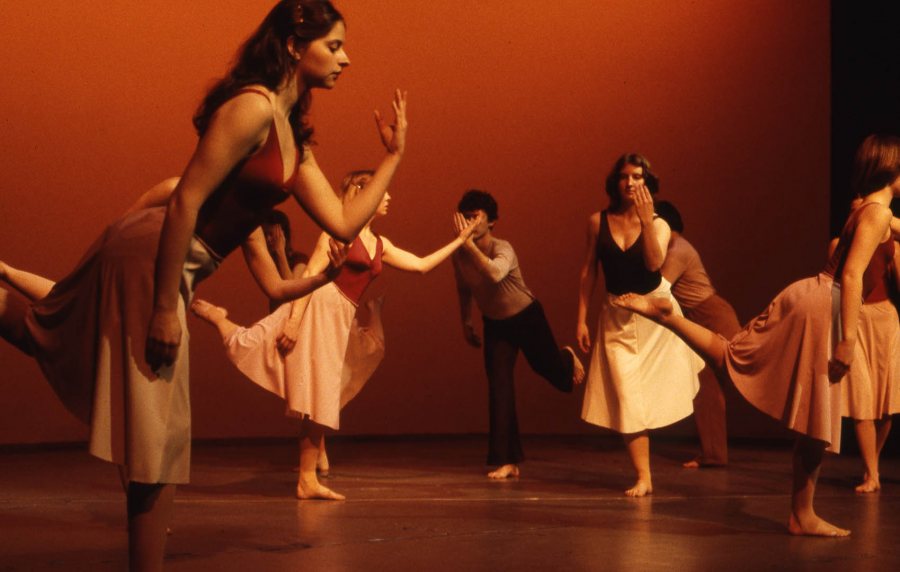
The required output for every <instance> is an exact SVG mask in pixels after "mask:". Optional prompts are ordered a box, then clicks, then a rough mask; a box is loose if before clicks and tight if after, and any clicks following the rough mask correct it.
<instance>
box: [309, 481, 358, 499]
mask: <svg viewBox="0 0 900 572" xmlns="http://www.w3.org/2000/svg"><path fill="white" fill-rule="evenodd" d="M297 498H298V499H300V500H344V499H346V498H347V497H345V496H344V495H342V494H340V493H336V492H334V491H333V490H331V489H329V488H328V487H326V486H323V485H322V484H320V483H315V484H312V485H305V484H303V483H297Z"/></svg>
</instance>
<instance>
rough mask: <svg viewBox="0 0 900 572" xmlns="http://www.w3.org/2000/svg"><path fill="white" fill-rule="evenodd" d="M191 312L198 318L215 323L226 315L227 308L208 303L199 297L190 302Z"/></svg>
mask: <svg viewBox="0 0 900 572" xmlns="http://www.w3.org/2000/svg"><path fill="white" fill-rule="evenodd" d="M191 312H193V313H194V315H195V316H197V317H198V318H200V319H203V320H206V321H207V322H209V323H210V324H215V323H216V322H220V321H222V320H224V319H225V318H227V317H228V310H226V309H225V308H220V307H219V306H215V305H213V304H210V303H209V302H207V301H206V300H201V299H200V298H197V299H195V300H194V301H193V302H191Z"/></svg>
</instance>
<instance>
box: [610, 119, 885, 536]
mask: <svg viewBox="0 0 900 572" xmlns="http://www.w3.org/2000/svg"><path fill="white" fill-rule="evenodd" d="M854 168H855V176H854V186H855V187H856V191H857V192H858V193H859V194H860V196H862V197H863V203H862V204H861V205H860V206H859V208H858V209H857V210H856V211H854V212H853V213H852V214H851V215H850V217H849V218H848V219H847V222H846V224H845V225H844V229H843V230H842V231H841V236H840V240H839V242H838V245H837V248H836V249H835V252H834V254H833V255H832V257H831V259H830V260H829V262H828V264H827V265H826V267H825V270H824V271H823V272H822V273H821V274H819V275H818V276H815V277H811V278H806V279H803V280H800V281H798V282H794V283H793V284H791V285H790V286H788V287H787V288H786V289H785V290H783V291H782V292H781V293H780V294H778V296H776V297H775V299H774V300H773V301H772V302H771V303H770V304H769V307H768V308H767V309H766V310H765V311H764V312H763V313H762V314H760V315H759V316H757V317H756V318H754V319H753V320H751V321H750V323H749V324H748V325H747V326H746V327H745V329H744V330H742V331H741V332H739V333H738V334H737V335H735V336H734V337H733V338H732V339H731V340H730V341H729V340H725V339H724V338H722V337H720V336H718V335H716V334H715V333H713V332H711V331H710V330H707V329H706V328H703V327H702V326H699V325H697V324H695V323H693V322H691V321H689V320H687V319H686V318H684V317H682V316H679V315H678V314H677V313H674V312H673V311H672V305H671V304H670V303H669V302H668V301H667V300H661V299H655V298H650V297H648V296H643V295H638V294H625V295H623V296H620V297H619V298H618V300H617V302H616V303H617V304H618V305H619V306H621V307H623V308H627V309H629V310H631V311H633V312H638V313H640V314H641V315H644V316H646V317H648V318H650V319H651V320H654V321H656V322H658V323H660V324H662V325H663V326H665V327H667V328H669V329H671V330H672V331H674V332H675V333H676V334H677V335H678V336H680V337H681V338H682V339H684V340H685V341H686V342H687V343H688V344H690V345H691V347H692V348H694V350H696V351H697V352H699V353H700V354H701V355H703V356H704V357H705V358H706V360H707V363H709V364H710V365H711V366H712V367H714V368H717V369H719V370H721V371H723V373H724V374H726V375H728V377H729V378H730V379H731V380H732V381H733V382H734V384H735V386H737V389H738V390H739V391H740V392H741V393H742V394H743V396H744V397H745V398H746V399H747V400H748V401H749V402H750V403H751V404H753V405H754V406H755V407H757V408H758V409H760V410H762V411H763V412H764V413H766V414H768V415H770V416H772V417H774V418H775V419H778V420H780V421H781V422H782V423H783V424H784V425H785V426H787V427H788V428H789V429H792V430H794V431H796V432H797V433H798V434H799V435H798V438H797V444H796V448H795V450H794V461H793V464H794V476H793V489H792V495H791V514H790V517H789V521H788V530H789V531H790V532H791V533H792V534H805V535H814V536H847V535H848V534H850V531H849V530H844V529H842V528H838V527H837V526H834V525H833V524H830V523H828V522H826V521H825V520H823V519H821V518H820V517H819V516H818V515H817V514H816V512H815V510H814V509H813V496H814V494H815V489H816V481H817V479H818V476H819V470H820V468H821V464H822V457H823V454H824V451H825V450H826V449H827V450H830V451H833V452H837V451H838V450H839V448H840V430H841V423H840V419H841V389H840V385H839V384H838V383H837V382H838V381H840V380H841V378H842V377H844V375H845V374H846V373H847V371H848V369H849V368H850V364H851V362H852V360H853V357H854V351H855V345H856V335H857V323H858V319H859V311H860V304H861V302H862V299H863V298H864V297H865V296H866V295H867V294H868V292H867V291H866V288H867V287H869V286H867V285H865V284H864V282H863V274H864V272H865V269H866V266H867V265H868V264H869V261H870V260H871V259H872V256H873V254H874V253H875V250H876V248H877V246H878V245H879V244H880V243H882V242H884V241H885V240H890V223H891V211H890V209H889V208H888V206H889V204H890V202H891V199H892V198H896V197H898V196H900V139H898V138H896V137H883V136H875V135H872V136H870V137H868V138H867V139H866V140H865V141H864V142H863V144H862V145H861V146H860V148H859V150H858V152H857V155H856V162H855V165H854Z"/></svg>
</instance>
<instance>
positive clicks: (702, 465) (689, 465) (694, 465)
mask: <svg viewBox="0 0 900 572" xmlns="http://www.w3.org/2000/svg"><path fill="white" fill-rule="evenodd" d="M727 465H728V463H723V462H721V461H707V460H706V459H705V458H703V457H702V456H701V457H694V458H693V459H691V460H690V461H687V462H685V463H682V464H681V466H682V467H684V468H685V469H715V468H719V467H725V466H727Z"/></svg>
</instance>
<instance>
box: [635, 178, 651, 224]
mask: <svg viewBox="0 0 900 572" xmlns="http://www.w3.org/2000/svg"><path fill="white" fill-rule="evenodd" d="M634 210H635V212H636V213H637V215H638V218H639V219H640V220H641V226H650V225H651V224H653V195H651V194H650V189H648V188H647V185H645V184H643V183H641V185H640V186H639V187H637V189H635V191H634Z"/></svg>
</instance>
